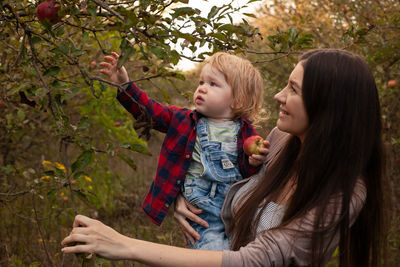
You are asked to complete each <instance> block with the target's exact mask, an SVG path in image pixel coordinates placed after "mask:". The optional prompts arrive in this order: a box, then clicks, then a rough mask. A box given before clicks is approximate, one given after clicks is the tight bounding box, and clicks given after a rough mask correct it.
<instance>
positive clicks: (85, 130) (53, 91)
mask: <svg viewBox="0 0 400 267" xmlns="http://www.w3.org/2000/svg"><path fill="white" fill-rule="evenodd" d="M249 2H253V1H252V0H250V1H249ZM187 4H188V0H134V1H127V0H124V1H122V0H107V1H103V0H59V1H57V2H54V1H36V0H21V1H11V0H1V1H0V85H1V89H0V101H1V102H0V150H1V155H0V184H1V186H0V188H1V190H0V203H1V205H2V206H1V210H0V216H1V217H2V218H7V220H2V222H1V229H2V230H0V239H1V240H4V241H5V243H6V244H8V246H7V247H6V249H4V250H3V249H0V251H6V253H5V255H6V256H5V257H2V258H7V259H8V263H10V262H14V263H18V262H21V264H28V263H31V262H40V263H41V264H44V265H58V264H59V263H60V262H63V261H64V259H63V258H62V256H61V255H60V254H59V253H58V252H59V241H60V240H61V238H62V237H63V235H65V233H66V231H67V230H68V227H69V226H70V222H71V220H72V219H73V216H74V214H76V213H78V212H82V210H83V209H85V207H87V206H89V207H95V208H96V209H103V210H112V209H113V208H114V206H115V204H114V203H115V201H114V199H113V195H114V192H115V191H116V190H118V188H122V187H123V185H122V184H121V183H120V182H118V179H119V178H118V177H120V176H119V174H118V173H116V172H115V170H113V169H112V167H113V164H112V163H111V164H110V162H113V163H115V162H116V161H118V162H123V163H124V164H126V166H129V167H130V168H132V169H137V168H138V167H137V164H136V162H135V156H136V155H138V154H147V155H149V154H150V152H149V149H148V147H147V143H146V140H147V139H148V138H150V137H151V135H152V132H151V131H150V126H151V123H152V122H151V121H150V120H149V119H148V118H146V117H145V116H143V118H141V119H140V120H138V121H133V119H131V118H130V116H129V115H128V114H127V113H126V112H125V111H124V110H123V109H122V108H121V107H120V106H119V105H118V104H117V102H116V101H115V94H116V91H115V90H113V87H118V85H115V84H112V83H111V82H109V81H108V80H107V79H105V77H103V76H101V75H100V74H99V71H98V70H99V66H98V63H99V62H100V61H102V60H103V57H104V56H105V55H108V54H110V53H111V52H112V51H116V52H118V53H119V54H120V58H119V62H118V64H119V65H120V66H121V65H125V66H126V67H127V69H128V71H129V74H130V78H131V79H132V80H133V81H135V82H137V83H140V84H141V86H142V87H143V88H145V89H149V94H153V95H158V96H160V99H161V100H162V101H164V102H167V103H168V102H174V101H175V100H173V98H178V99H179V98H180V99H183V100H184V99H185V97H186V96H187V94H188V92H185V91H179V90H178V96H176V94H177V93H176V90H175V89H174V90H171V89H168V88H173V85H174V84H175V83H176V80H183V79H184V76H183V74H182V73H181V72H179V71H178V70H176V69H175V68H174V67H175V65H176V64H177V63H178V62H179V60H180V59H181V58H187V59H189V60H192V61H198V62H200V61H202V60H203V59H204V58H205V56H207V54H210V53H213V52H216V51H220V50H225V51H236V52H240V51H241V50H242V49H244V48H246V46H247V41H248V40H249V39H252V38H253V37H254V36H256V35H257V30H256V29H255V28H253V27H251V26H250V25H249V24H248V22H247V21H246V20H245V19H243V21H242V22H241V23H237V24H233V23H232V16H233V15H235V14H238V13H240V12H241V8H236V7H234V6H233V4H232V2H230V3H228V4H225V5H220V6H214V7H213V8H212V9H211V10H210V11H209V12H208V14H201V12H200V10H198V9H195V8H192V7H190V6H188V5H187ZM201 48H207V49H206V52H202V51H205V50H204V49H201ZM183 50H186V51H187V52H185V53H183ZM157 84H162V85H163V86H157ZM150 87H152V88H154V89H150ZM152 90H153V91H152ZM172 94H175V95H174V96H173V97H171V95H172ZM85 205H86V206H85ZM21 221H23V222H24V223H25V225H28V226H33V227H25V228H21V227H15V225H19V224H21ZM60 225H62V226H63V227H65V230H64V231H61V233H62V234H59V235H58V236H57V237H54V234H53V233H54V232H59V231H60V229H59V228H60ZM52 231H53V232H52ZM51 233H52V234H51ZM14 237H17V239H18V240H20V241H18V240H17V239H15V238H14ZM31 240H40V241H38V245H39V246H36V247H34V248H33V246H32V247H29V248H26V249H23V247H24V244H23V243H29V242H30V241H31ZM21 242H22V243H21ZM25 247H26V246H25ZM21 251H22V252H21ZM24 251H25V252H24ZM13 257H14V258H13Z"/></svg>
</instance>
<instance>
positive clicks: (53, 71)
mask: <svg viewBox="0 0 400 267" xmlns="http://www.w3.org/2000/svg"><path fill="white" fill-rule="evenodd" d="M60 70H61V69H60V67H58V66H53V67H50V68H49V69H48V70H46V71H45V73H44V76H54V77H56V76H57V75H58V73H59V72H60Z"/></svg>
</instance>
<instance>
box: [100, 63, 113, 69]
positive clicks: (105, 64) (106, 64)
mask: <svg viewBox="0 0 400 267" xmlns="http://www.w3.org/2000/svg"><path fill="white" fill-rule="evenodd" d="M99 65H100V66H101V67H104V68H107V69H111V68H112V67H113V66H112V65H111V64H110V63H107V62H100V63H99Z"/></svg>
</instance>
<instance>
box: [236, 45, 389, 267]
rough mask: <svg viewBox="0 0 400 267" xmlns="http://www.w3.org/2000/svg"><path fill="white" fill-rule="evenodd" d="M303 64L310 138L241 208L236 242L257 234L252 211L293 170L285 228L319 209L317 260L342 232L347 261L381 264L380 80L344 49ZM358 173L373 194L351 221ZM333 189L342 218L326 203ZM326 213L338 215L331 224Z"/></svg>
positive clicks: (289, 152)
mask: <svg viewBox="0 0 400 267" xmlns="http://www.w3.org/2000/svg"><path fill="white" fill-rule="evenodd" d="M300 64H302V65H303V67H304V76H303V84H302V92H303V101H304V106H305V109H306V112H307V115H308V118H309V128H308V129H307V136H306V138H305V140H304V143H301V142H300V140H299V139H298V138H297V137H295V136H292V137H291V138H290V139H289V141H288V142H287V144H286V146H285V147H284V148H283V149H282V151H281V152H280V154H279V155H278V156H277V157H276V159H275V160H274V162H273V163H272V164H270V166H269V168H268V169H267V171H266V173H265V175H264V178H263V181H262V182H261V184H260V185H259V186H258V187H257V188H256V189H255V191H254V192H252V194H251V195H250V197H249V198H248V199H247V200H246V201H244V203H243V205H242V206H241V207H240V208H239V209H238V210H237V212H236V213H235V214H234V216H233V220H232V223H231V225H230V227H229V229H228V232H230V233H232V236H233V240H232V249H234V250H238V249H239V248H240V247H242V246H245V245H246V244H247V243H249V242H251V241H252V240H254V237H255V233H254V232H255V229H254V227H255V225H257V223H258V220H259V218H257V219H256V223H254V221H253V220H249V219H248V218H254V216H255V214H256V211H257V208H258V204H259V203H261V202H262V201H263V200H264V199H267V200H268V198H270V197H271V196H276V195H279V193H280V192H282V190H283V187H284V186H285V185H286V184H287V183H288V181H289V179H290V178H292V177H293V175H294V176H295V177H296V178H297V179H296V182H297V184H296V187H295V191H294V193H293V195H292V197H291V199H290V202H289V204H288V206H287V210H286V212H285V215H284V218H283V220H282V224H281V226H278V228H279V227H285V225H288V224H289V223H290V222H292V221H293V220H295V219H298V218H301V217H302V216H304V215H305V214H306V213H307V212H308V211H310V210H311V209H314V208H315V210H316V220H315V222H314V231H313V233H312V238H311V248H312V258H311V259H310V261H311V262H312V266H321V265H322V262H323V259H324V258H326V256H327V255H326V253H328V251H326V250H327V248H326V247H324V246H326V245H327V243H329V240H325V239H326V238H327V235H326V233H327V232H330V231H333V233H339V235H340V241H339V252H340V253H339V255H340V256H339V258H340V265H341V266H377V265H379V262H378V259H379V250H380V245H381V239H382V238H381V230H382V218H383V215H382V206H381V205H382V200H383V196H382V185H381V180H382V154H383V152H382V139H381V114H380V106H379V98H378V92H377V88H376V84H375V80H374V78H373V76H372V74H371V72H370V70H369V67H368V65H367V63H366V62H365V61H364V60H363V59H362V58H361V57H359V56H357V55H355V54H352V53H350V52H346V51H342V50H331V49H318V50H312V51H309V52H307V53H305V54H304V55H303V56H302V57H301V58H300ZM358 179H362V180H363V182H364V183H365V186H366V189H367V197H366V201H365V204H364V206H363V208H362V210H361V212H360V213H359V215H358V217H357V219H356V221H355V222H354V224H353V225H352V227H351V228H349V225H350V215H349V210H350V201H351V198H352V196H353V194H354V187H355V184H356V182H357V180H358ZM334 196H340V197H341V201H340V203H337V208H338V210H340V211H341V214H340V216H339V217H336V218H332V216H330V217H329V215H332V214H329V211H327V209H326V207H327V206H329V204H330V200H332V197H334ZM338 202H339V201H338ZM330 212H332V210H331V211H330ZM258 217H259V216H258ZM327 217H329V218H332V219H331V220H330V221H329V222H328V224H329V225H327V219H326V218H327ZM338 218H339V219H338ZM321 226H324V227H321ZM325 226H326V227H325Z"/></svg>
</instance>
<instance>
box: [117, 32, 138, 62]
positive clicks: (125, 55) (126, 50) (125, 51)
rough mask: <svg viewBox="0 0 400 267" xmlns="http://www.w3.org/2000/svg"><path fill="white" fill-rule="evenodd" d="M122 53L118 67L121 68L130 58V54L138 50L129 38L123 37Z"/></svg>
mask: <svg viewBox="0 0 400 267" xmlns="http://www.w3.org/2000/svg"><path fill="white" fill-rule="evenodd" d="M120 48H121V55H120V57H119V58H118V64H117V67H118V68H121V67H122V66H123V65H124V64H125V62H126V61H127V60H128V59H129V58H130V56H131V55H132V54H133V53H134V52H135V51H136V50H135V48H133V47H132V46H131V44H130V43H129V41H128V40H126V39H123V40H122V42H121V45H120Z"/></svg>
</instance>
